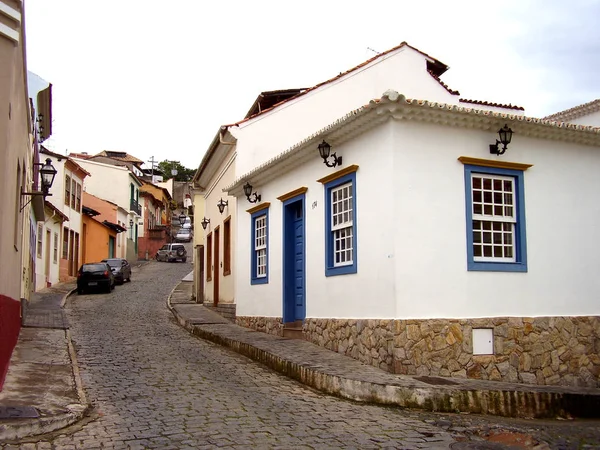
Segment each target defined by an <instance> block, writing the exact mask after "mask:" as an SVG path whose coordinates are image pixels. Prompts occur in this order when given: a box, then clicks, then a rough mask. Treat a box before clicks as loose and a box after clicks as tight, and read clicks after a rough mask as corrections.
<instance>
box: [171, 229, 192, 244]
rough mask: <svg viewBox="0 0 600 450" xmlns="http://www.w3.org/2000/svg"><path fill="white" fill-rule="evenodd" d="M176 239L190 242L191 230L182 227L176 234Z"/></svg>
mask: <svg viewBox="0 0 600 450" xmlns="http://www.w3.org/2000/svg"><path fill="white" fill-rule="evenodd" d="M175 240H176V241H178V242H190V241H191V240H192V232H191V230H189V229H186V228H181V229H180V230H179V231H178V232H177V234H176V235H175Z"/></svg>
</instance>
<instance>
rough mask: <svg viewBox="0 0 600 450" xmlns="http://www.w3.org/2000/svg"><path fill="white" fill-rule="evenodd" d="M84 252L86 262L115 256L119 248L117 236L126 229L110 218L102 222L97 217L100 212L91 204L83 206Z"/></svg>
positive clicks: (83, 256)
mask: <svg viewBox="0 0 600 450" xmlns="http://www.w3.org/2000/svg"><path fill="white" fill-rule="evenodd" d="M82 212H83V252H82V258H83V262H84V263H90V262H98V261H102V260H103V259H105V258H115V257H116V256H117V255H116V250H117V236H118V234H119V233H121V232H123V231H126V228H124V227H122V226H121V225H118V224H116V223H113V222H109V221H108V220H103V221H102V222H101V221H100V220H99V219H97V217H100V213H99V212H98V211H96V210H95V209H93V208H90V207H89V206H86V205H84V206H83V211H82Z"/></svg>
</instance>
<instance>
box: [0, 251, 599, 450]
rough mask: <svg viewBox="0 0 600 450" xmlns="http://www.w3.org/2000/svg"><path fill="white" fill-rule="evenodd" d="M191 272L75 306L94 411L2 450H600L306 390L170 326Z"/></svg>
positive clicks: (474, 419)
mask: <svg viewBox="0 0 600 450" xmlns="http://www.w3.org/2000/svg"><path fill="white" fill-rule="evenodd" d="M190 271H191V265H190V264H182V263H158V262H151V263H149V264H147V265H146V266H144V267H143V268H141V269H140V270H136V271H135V272H134V274H133V276H132V282H131V283H126V284H125V285H123V286H117V288H116V289H115V290H114V291H113V292H112V293H110V294H91V295H85V296H84V295H82V296H78V295H75V296H72V297H71V298H70V300H69V301H68V303H67V311H68V315H69V319H70V323H71V333H72V339H73V342H74V344H75V347H76V350H77V357H78V360H79V368H80V373H81V376H82V381H83V385H84V387H85V389H86V393H87V397H88V400H89V401H90V402H92V404H93V406H94V410H93V412H92V414H91V415H90V416H89V417H88V418H87V419H85V420H83V421H81V422H79V423H78V424H75V425H72V426H70V427H68V428H66V429H63V430H61V431H59V432H56V433H54V434H52V435H47V436H41V437H38V438H31V439H28V440H25V441H21V442H19V443H5V445H2V444H0V447H2V448H3V449H13V448H20V449H40V450H41V449H88V448H89V449H96V448H123V449H125V448H132V449H133V448H140V449H141V448H161V449H162V448H165V449H175V448H190V449H192V448H199V449H202V448H240V449H241V448H245V449H247V448H280V449H292V448H294V449H296V448H297V449H303V448H307V449H308V448H313V449H314V448H318V449H321V448H323V449H324V448H357V449H359V448H360V449H370V448H390V449H392V448H393V449H399V448H401V449H417V448H427V449H438V448H440V449H441V448H452V449H455V450H458V449H468V448H480V449H502V448H537V449H546V448H560V449H563V448H564V449H571V448H573V449H575V448H586V449H587V448H600V427H599V424H600V422H598V421H594V422H592V421H590V422H582V421H562V422H559V423H557V422H555V421H546V422H538V421H518V420H510V419H501V418H498V417H484V416H473V415H449V414H445V415H438V414H435V413H424V412H418V411H409V410H402V409H399V408H395V407H382V406H378V405H369V404H359V403H354V402H351V401H346V400H341V399H338V398H335V397H331V396H327V395H323V394H321V393H318V392H316V391H314V390H311V389H308V388H307V387H305V386H303V385H301V384H299V383H296V382H294V381H292V380H290V379H288V378H286V377H283V376H281V375H278V374H276V373H274V372H272V371H270V370H268V369H266V368H265V367H263V366H261V365H259V364H256V363H255V362H253V361H251V360H249V359H247V358H245V357H242V356H240V355H238V354H237V353H233V352H232V351H230V350H227V349H226V348H223V347H220V346H218V345H215V344H213V343H210V342H207V341H204V340H201V339H198V338H196V337H194V336H192V335H190V334H189V333H188V332H187V331H185V330H184V329H182V328H181V327H180V326H179V325H177V324H176V323H175V321H174V320H173V318H172V316H171V313H170V312H169V311H168V310H167V308H166V305H165V299H166V298H167V296H168V294H169V292H170V290H171V289H172V287H173V286H175V285H176V284H177V282H178V281H179V280H180V279H181V278H182V277H183V276H184V275H186V274H187V273H189V272H190ZM507 444H513V446H508V445H507ZM521 444H522V445H521ZM514 445H519V447H515V446H514Z"/></svg>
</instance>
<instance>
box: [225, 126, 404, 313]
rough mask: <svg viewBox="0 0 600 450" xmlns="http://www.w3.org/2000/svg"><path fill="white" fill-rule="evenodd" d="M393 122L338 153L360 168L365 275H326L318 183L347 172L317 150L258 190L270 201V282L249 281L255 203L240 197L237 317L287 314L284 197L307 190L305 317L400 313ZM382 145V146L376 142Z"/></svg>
mask: <svg viewBox="0 0 600 450" xmlns="http://www.w3.org/2000/svg"><path fill="white" fill-rule="evenodd" d="M391 131H392V129H391V127H390V125H389V122H388V123H386V124H383V125H381V126H380V127H379V128H378V129H377V130H373V131H372V132H369V133H367V134H365V135H362V136H360V137H359V138H357V139H355V140H353V141H351V142H349V143H347V144H342V145H340V146H339V147H336V148H335V151H336V152H337V154H338V155H342V156H343V161H344V165H343V166H342V168H343V167H347V166H349V165H353V164H356V165H358V166H359V169H358V171H357V172H356V190H355V193H356V196H357V197H356V204H357V209H358V210H359V211H364V214H361V218H360V224H358V226H357V233H358V242H359V244H358V248H357V251H358V273H357V274H350V275H342V276H333V277H326V276H325V238H324V227H325V216H324V211H325V194H324V186H323V184H321V183H319V182H318V181H317V180H318V179H320V178H322V177H324V176H327V175H329V174H331V173H333V172H335V171H336V170H339V169H340V168H339V167H337V168H335V169H331V168H328V167H326V166H325V165H324V164H323V161H322V160H321V158H320V157H319V155H318V152H317V150H316V149H315V155H314V158H313V159H311V160H310V161H309V162H308V163H306V164H304V165H302V166H299V167H298V168H297V169H296V170H294V171H293V172H289V173H287V174H285V175H283V176H281V177H280V178H279V179H277V180H274V181H273V182H270V183H268V184H267V185H264V186H257V189H258V191H259V193H260V194H261V195H262V201H263V202H270V203H271V205H270V207H269V223H268V230H269V231H268V233H269V237H268V258H269V259H268V261H269V268H268V275H269V282H268V284H264V285H251V284H250V252H251V250H250V229H251V222H250V220H251V216H250V214H249V213H247V212H246V210H247V209H249V208H250V207H252V206H254V205H251V204H249V203H248V202H247V201H246V199H245V197H240V198H239V199H238V205H239V211H238V213H239V216H238V227H239V232H238V242H240V245H239V246H238V247H237V251H236V259H237V261H238V272H237V276H236V291H237V292H238V296H237V297H238V301H237V303H238V305H237V315H238V316H270V317H281V316H282V311H283V295H282V292H283V279H282V276H283V275H282V255H283V250H282V242H283V235H282V233H283V231H282V225H283V224H282V221H283V206H282V202H280V201H279V200H277V197H279V196H281V195H283V194H286V193H288V192H291V191H293V190H295V189H298V188H300V187H307V188H308V191H307V192H306V194H305V201H306V205H305V208H306V209H305V210H306V215H305V229H306V272H305V273H306V316H307V317H356V318H358V317H385V318H391V317H393V316H394V310H395V307H394V285H393V282H394V260H393V259H392V258H391V257H390V253H391V250H392V249H393V240H394V223H393V222H392V220H391V217H392V211H391V210H390V209H389V208H386V203H387V201H388V200H389V198H390V196H391V195H393V182H392V178H391V167H392V154H391V152H389V151H387V148H388V146H389V145H391V138H392V134H391ZM376 140H377V142H375V141H376Z"/></svg>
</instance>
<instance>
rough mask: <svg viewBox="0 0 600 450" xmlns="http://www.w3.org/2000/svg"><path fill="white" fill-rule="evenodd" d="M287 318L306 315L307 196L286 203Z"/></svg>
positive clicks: (285, 264) (284, 307)
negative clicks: (305, 204) (305, 224)
mask: <svg viewBox="0 0 600 450" xmlns="http://www.w3.org/2000/svg"><path fill="white" fill-rule="evenodd" d="M284 222H285V223H284V236H283V239H284V245H283V261H284V268H283V277H284V279H283V302H284V304H283V321H284V322H294V321H296V320H304V318H305V317H306V292H305V257H304V252H305V250H304V249H305V245H304V198H303V197H302V198H301V199H298V200H296V201H293V202H290V203H288V204H286V205H284Z"/></svg>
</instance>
